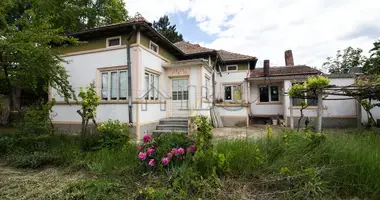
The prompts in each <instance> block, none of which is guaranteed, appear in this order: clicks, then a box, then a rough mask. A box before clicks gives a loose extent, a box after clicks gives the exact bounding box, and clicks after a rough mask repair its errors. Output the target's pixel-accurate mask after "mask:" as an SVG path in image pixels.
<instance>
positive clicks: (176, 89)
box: [171, 77, 189, 117]
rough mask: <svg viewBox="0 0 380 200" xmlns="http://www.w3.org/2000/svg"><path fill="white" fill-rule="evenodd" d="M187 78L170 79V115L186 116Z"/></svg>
mask: <svg viewBox="0 0 380 200" xmlns="http://www.w3.org/2000/svg"><path fill="white" fill-rule="evenodd" d="M188 84H189V81H188V78H187V77H186V78H175V79H172V115H171V116H172V117H188V114H189V110H188V101H189V91H188Z"/></svg>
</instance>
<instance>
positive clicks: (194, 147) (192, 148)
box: [186, 145, 197, 152]
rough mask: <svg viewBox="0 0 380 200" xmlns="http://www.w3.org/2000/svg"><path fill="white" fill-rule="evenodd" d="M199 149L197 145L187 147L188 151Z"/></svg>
mask: <svg viewBox="0 0 380 200" xmlns="http://www.w3.org/2000/svg"><path fill="white" fill-rule="evenodd" d="M196 150H197V147H196V146H195V145H191V146H189V147H187V149H186V151H187V152H194V151H196Z"/></svg>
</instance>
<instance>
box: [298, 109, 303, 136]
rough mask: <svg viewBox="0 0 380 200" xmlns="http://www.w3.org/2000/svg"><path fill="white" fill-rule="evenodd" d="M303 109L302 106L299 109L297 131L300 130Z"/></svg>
mask: <svg viewBox="0 0 380 200" xmlns="http://www.w3.org/2000/svg"><path fill="white" fill-rule="evenodd" d="M303 109H304V107H301V109H300V112H301V116H300V118H299V119H298V125H297V132H299V131H300V126H301V120H302V118H303Z"/></svg>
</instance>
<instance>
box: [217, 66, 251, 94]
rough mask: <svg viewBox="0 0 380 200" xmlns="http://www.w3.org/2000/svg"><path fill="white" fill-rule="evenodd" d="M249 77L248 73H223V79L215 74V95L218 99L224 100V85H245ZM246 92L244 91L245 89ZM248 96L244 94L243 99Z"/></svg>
mask: <svg viewBox="0 0 380 200" xmlns="http://www.w3.org/2000/svg"><path fill="white" fill-rule="evenodd" d="M246 77H247V71H238V72H230V73H227V72H223V73H222V77H221V76H220V75H219V73H216V74H215V81H216V85H215V93H216V98H217V99H223V98H224V91H223V85H228V84H241V83H243V81H244V79H245V78H246ZM243 91H244V89H243ZM245 95H246V94H243V97H244V96H245Z"/></svg>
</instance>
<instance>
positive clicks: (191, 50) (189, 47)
mask: <svg viewBox="0 0 380 200" xmlns="http://www.w3.org/2000/svg"><path fill="white" fill-rule="evenodd" d="M174 45H175V46H176V47H178V48H179V49H181V50H182V51H183V52H184V53H186V54H196V53H206V52H213V51H215V50H214V49H209V48H206V47H202V46H201V45H199V44H191V43H189V42H183V41H182V42H176V43H174Z"/></svg>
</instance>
